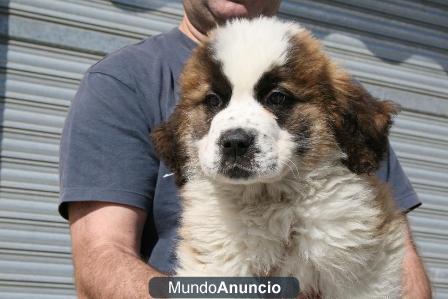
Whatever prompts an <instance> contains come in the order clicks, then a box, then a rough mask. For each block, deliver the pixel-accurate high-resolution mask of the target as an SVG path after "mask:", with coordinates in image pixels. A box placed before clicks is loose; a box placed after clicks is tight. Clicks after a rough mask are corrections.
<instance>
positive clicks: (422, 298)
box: [403, 223, 432, 299]
mask: <svg viewBox="0 0 448 299" xmlns="http://www.w3.org/2000/svg"><path fill="white" fill-rule="evenodd" d="M403 268H404V271H403V290H404V298H415V299H430V298H432V294H431V284H430V282H429V279H428V276H427V275H426V270H425V266H424V265H423V262H422V260H421V258H420V256H419V255H418V253H417V248H416V247H415V244H414V241H413V239H412V233H411V228H410V227H409V224H408V223H407V224H406V240H405V254H404V260H403Z"/></svg>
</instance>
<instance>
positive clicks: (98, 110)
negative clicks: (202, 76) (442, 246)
mask: <svg viewBox="0 0 448 299" xmlns="http://www.w3.org/2000/svg"><path fill="white" fill-rule="evenodd" d="M279 5H280V0H275V1H264V0H248V1H237V2H236V1H235V2H233V1H230V0H202V1H198V0H184V8H185V17H184V19H183V21H182V23H181V25H180V27H179V28H176V29H173V30H172V31H170V32H168V33H165V34H162V35H159V36H155V37H152V38H149V39H147V40H145V41H143V42H141V43H139V44H137V45H132V46H129V47H126V48H124V49H122V50H120V51H117V52H115V53H113V54H111V55H109V56H108V57H107V58H105V59H103V60H102V61H100V62H99V63H97V64H95V65H94V66H92V67H91V68H90V69H89V70H88V71H87V73H86V75H85V78H84V80H83V82H82V84H81V86H80V88H79V90H78V93H77V95H76V97H75V99H74V100H73V102H72V107H71V109H70V113H69V115H68V118H67V122H66V125H65V128H64V132H63V138H62V142H61V159H60V163H61V167H60V171H61V205H60V212H61V214H62V215H63V216H64V217H66V218H67V217H68V219H69V221H70V229H71V236H72V243H73V260H74V265H75V280H76V286H77V290H78V293H79V297H80V298H145V297H147V296H148V281H149V279H150V278H151V277H154V276H160V275H162V273H164V274H169V273H170V272H172V270H173V265H174V262H175V260H174V258H175V257H174V252H173V246H174V241H175V237H176V234H175V233H176V225H177V220H178V216H179V199H178V198H177V196H176V188H175V185H174V182H173V177H172V176H171V177H170V176H167V174H168V173H169V171H168V170H167V168H166V167H165V166H164V165H163V163H161V162H160V161H159V160H158V159H157V158H156V157H155V154H154V149H153V146H152V144H151V143H150V141H149V138H148V137H149V132H150V131H151V130H152V129H153V128H154V127H155V126H156V125H157V124H159V123H160V122H161V121H163V120H166V119H167V117H168V116H169V114H170V112H172V110H173V108H174V105H175V104H176V102H177V99H178V92H179V90H178V86H177V84H176V82H177V79H178V77H179V74H180V71H181V69H182V66H183V64H184V63H185V61H186V60H187V58H188V57H189V55H190V54H191V51H192V50H193V49H194V48H195V46H196V44H197V43H200V42H201V41H203V40H204V38H205V34H206V32H207V31H209V30H210V29H212V28H213V27H214V26H215V25H216V24H221V23H224V22H225V21H226V20H228V19H230V18H234V17H249V18H251V17H255V16H259V15H267V16H272V15H275V14H276V13H277V10H278V7H279ZM378 175H379V176H380V177H381V178H382V179H383V180H386V181H389V182H390V183H391V184H392V185H393V187H394V193H395V197H396V199H397V202H398V205H399V206H400V207H401V208H402V209H403V211H409V210H411V209H413V208H415V207H416V206H418V205H419V201H418V198H417V197H416V195H415V192H414V191H413V189H412V187H411V186H410V183H409V181H408V179H407V178H406V176H405V175H404V173H403V172H402V169H401V167H400V165H399V163H398V161H397V159H396V157H395V155H394V153H393V151H390V153H389V156H388V158H387V159H386V160H385V161H384V163H383V165H382V168H381V169H380V170H379V172H378ZM148 258H149V265H148V264H147V261H148ZM297 266H298V267H300V265H297ZM404 267H405V277H404V283H405V289H406V290H407V291H408V292H409V294H410V295H409V296H410V297H412V298H429V297H430V288H429V283H428V280H427V277H426V274H425V271H424V268H423V265H422V263H421V260H420V258H419V257H418V255H417V253H416V250H415V248H414V247H413V245H412V242H411V237H410V234H408V240H407V249H406V257H405V262H404ZM414 296H415V297H414Z"/></svg>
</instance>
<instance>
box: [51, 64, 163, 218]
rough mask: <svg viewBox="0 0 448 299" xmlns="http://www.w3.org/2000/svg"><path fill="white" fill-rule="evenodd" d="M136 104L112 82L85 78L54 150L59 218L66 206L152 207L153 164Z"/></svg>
mask: <svg viewBox="0 0 448 299" xmlns="http://www.w3.org/2000/svg"><path fill="white" fill-rule="evenodd" d="M150 121H151V120H150V119H148V114H147V113H145V111H144V110H143V109H142V99H141V98H140V97H139V94H138V93H137V92H136V91H135V90H133V89H132V88H131V87H129V85H127V84H125V83H123V82H122V81H120V80H119V79H117V78H115V77H114V76H111V75H108V74H105V73H100V72H88V73H87V74H86V75H85V77H84V79H83V81H82V83H81V85H80V87H79V89H78V92H77V94H76V96H75V98H74V99H73V101H72V104H71V107H70V110H69V114H68V117H67V120H66V123H65V126H64V130H63V133H62V139H61V144H60V203H59V212H60V214H61V215H62V216H63V217H64V218H66V219H67V203H69V202H75V201H107V202H114V203H121V204H126V205H130V206H134V207H138V208H142V209H145V210H149V209H150V207H151V205H152V198H153V193H154V188H155V184H156V179H157V173H158V167H159V162H158V159H157V158H156V157H155V154H154V149H153V146H152V143H151V142H150V140H149V132H150V125H149V124H150Z"/></svg>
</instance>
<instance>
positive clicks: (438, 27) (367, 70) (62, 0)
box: [0, 0, 448, 298]
mask: <svg viewBox="0 0 448 299" xmlns="http://www.w3.org/2000/svg"><path fill="white" fill-rule="evenodd" d="M181 13H182V5H181V1H180V0H179V1H161V0H112V1H109V0H10V1H7V0H0V16H1V19H0V47H1V48H0V63H1V72H0V96H1V103H0V111H1V114H0V116H1V118H0V121H1V139H0V145H1V160H0V162H1V165H0V298H70V297H75V295H74V294H75V293H74V289H73V284H72V266H71V261H70V237H69V234H68V227H67V224H66V223H65V222H64V221H63V220H62V219H61V218H60V217H59V216H58V215H57V212H56V201H57V197H58V175H57V165H58V159H57V156H58V143H59V137H60V133H61V129H62V126H63V122H64V119H65V115H66V112H67V109H68V106H69V103H70V99H71V98H72V97H73V95H74V93H75V91H76V88H77V85H78V83H79V80H80V79H81V77H82V75H83V73H84V72H85V70H86V69H87V67H88V66H89V65H91V64H93V63H94V62H95V61H97V60H98V59H100V58H101V57H103V56H104V55H105V54H107V53H109V52H111V51H113V50H115V49H118V48H120V47H122V46H124V45H127V44H130V43H134V42H137V41H139V40H141V39H143V38H145V37H146V36H149V35H153V34H157V33H159V32H163V31H167V30H169V29H170V28H172V27H173V26H176V24H178V22H179V21H180V19H181ZM281 16H282V17H285V18H293V19H295V20H298V21H299V22H301V23H302V24H303V25H305V26H306V27H308V28H310V29H311V30H312V31H313V32H314V33H315V35H316V36H317V37H318V38H320V39H322V40H323V41H324V44H325V46H326V48H327V50H328V52H329V53H330V55H331V56H333V57H334V58H335V59H337V60H338V61H340V62H341V63H342V64H343V65H345V66H346V67H347V68H348V69H349V70H350V71H351V72H352V73H353V74H354V75H355V76H356V77H357V78H358V79H359V80H360V81H361V82H362V83H363V84H364V85H365V86H366V87H367V88H368V89H369V90H370V91H371V92H372V93H373V94H375V95H376V96H379V97H382V98H389V99H392V100H394V101H396V102H398V103H400V104H401V105H402V106H403V108H404V110H403V112H402V113H401V114H400V116H399V117H398V118H397V120H396V124H395V126H394V128H393V132H392V138H391V140H392V144H393V146H394V148H395V150H396V152H397V154H398V156H399V158H400V161H401V162H402V164H403V166H404V168H405V170H406V172H407V174H408V175H409V177H410V178H411V181H412V182H413V185H414V187H415V188H416V190H417V191H418V194H419V196H420V198H421V200H422V201H423V202H424V205H423V206H422V207H421V208H419V209H418V210H417V211H415V212H413V213H411V215H410V219H411V224H412V228H413V230H414V234H415V236H416V239H417V243H418V246H419V248H420V250H421V253H422V255H423V257H424V261H425V263H426V265H427V266H428V269H429V272H430V276H431V278H432V282H433V285H434V288H435V291H436V296H435V297H436V298H448V205H447V203H448V80H447V79H448V75H447V73H448V3H447V2H446V1H444V0H432V1H418V0H413V1H411V0H389V1H374V0H364V1H354V0H332V1H329V0H319V1H311V0H289V1H286V0H284V1H283V4H282V8H281Z"/></svg>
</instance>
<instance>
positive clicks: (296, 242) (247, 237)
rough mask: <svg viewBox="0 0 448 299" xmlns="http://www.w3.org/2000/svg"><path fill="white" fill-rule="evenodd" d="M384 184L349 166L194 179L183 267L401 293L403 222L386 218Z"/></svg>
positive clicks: (182, 270)
mask: <svg viewBox="0 0 448 299" xmlns="http://www.w3.org/2000/svg"><path fill="white" fill-rule="evenodd" d="M377 191H378V190H374V189H373V187H372V185H371V184H369V183H368V182H367V181H366V180H365V179H363V177H360V176H357V175H354V174H352V173H351V172H349V171H348V170H346V169H345V168H344V167H331V168H328V169H320V170H319V172H315V173H310V174H308V175H307V176H305V177H304V178H302V179H300V180H299V179H297V178H294V177H290V178H285V179H283V180H282V181H281V182H278V183H273V184H269V185H267V184H257V185H250V186H244V185H221V184H219V183H216V182H211V181H209V180H206V179H193V180H190V181H189V182H188V183H187V184H186V185H185V186H184V187H183V188H182V198H183V207H184V211H183V214H182V222H181V230H180V237H181V240H180V242H179V247H178V250H177V254H178V258H179V263H180V265H179V269H178V272H177V274H178V275H180V276H295V277H297V278H298V280H299V281H300V284H301V288H302V289H304V290H311V289H319V290H320V291H321V292H322V294H323V296H324V297H328V298H349V297H353V298H362V297H365V296H367V297H368V296H372V295H374V296H377V295H378V296H385V295H386V296H391V297H393V296H395V295H398V293H399V286H400V269H401V260H402V251H403V231H404V228H403V223H402V221H401V217H400V216H399V215H398V214H397V216H396V217H393V218H391V219H389V220H388V221H387V223H384V217H381V213H383V212H384V211H383V210H382V209H381V205H378V204H377V202H376V201H377V200H376V196H377ZM381 219H383V220H381ZM381 221H383V222H381Z"/></svg>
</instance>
